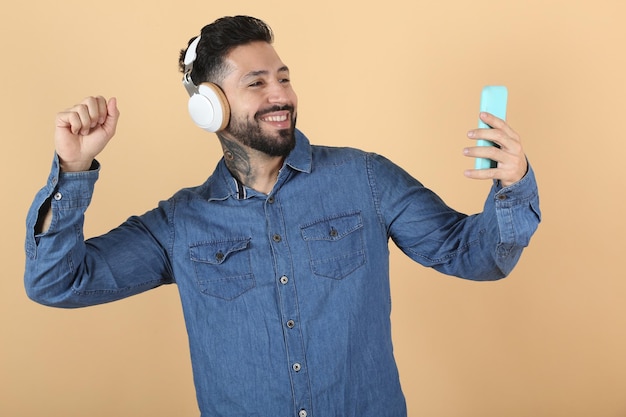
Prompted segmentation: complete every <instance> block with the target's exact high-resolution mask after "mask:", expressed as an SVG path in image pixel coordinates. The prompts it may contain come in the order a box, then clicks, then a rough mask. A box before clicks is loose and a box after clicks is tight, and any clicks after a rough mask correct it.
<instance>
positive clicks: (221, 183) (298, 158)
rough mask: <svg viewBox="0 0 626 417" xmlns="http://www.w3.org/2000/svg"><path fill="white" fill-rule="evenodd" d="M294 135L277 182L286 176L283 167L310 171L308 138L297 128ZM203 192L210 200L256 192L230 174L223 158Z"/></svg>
mask: <svg viewBox="0 0 626 417" xmlns="http://www.w3.org/2000/svg"><path fill="white" fill-rule="evenodd" d="M295 135H296V146H295V147H294V148H293V150H292V151H291V152H290V153H289V155H288V156H287V158H286V159H285V162H284V164H283V168H282V169H281V174H280V177H279V182H280V181H281V177H283V176H286V175H287V173H286V172H284V171H285V167H289V168H291V169H293V170H295V171H300V172H303V173H307V174H308V173H310V172H311V165H312V156H311V144H310V142H309V140H308V138H307V137H306V136H305V135H304V134H303V133H302V132H301V131H299V130H298V129H296V132H295ZM203 188H205V190H204V191H205V192H206V193H207V194H206V196H207V199H208V200H209V201H211V200H225V199H227V198H228V197H233V198H236V199H246V198H250V197H252V196H253V195H255V194H258V193H256V192H255V191H254V190H250V189H249V188H247V187H245V186H244V185H243V184H241V183H240V182H239V181H237V179H236V178H235V177H233V176H232V174H231V173H230V171H229V170H228V168H227V167H226V163H225V161H224V158H222V159H221V160H220V162H219V163H218V165H217V168H216V170H215V173H214V175H213V176H211V178H210V179H209V181H207V183H206V184H205V187H203Z"/></svg>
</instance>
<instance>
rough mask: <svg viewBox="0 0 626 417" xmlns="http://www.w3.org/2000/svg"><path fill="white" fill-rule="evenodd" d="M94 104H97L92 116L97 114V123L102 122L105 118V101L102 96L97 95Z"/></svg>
mask: <svg viewBox="0 0 626 417" xmlns="http://www.w3.org/2000/svg"><path fill="white" fill-rule="evenodd" d="M96 105H97V114H92V117H95V116H97V120H98V121H97V123H98V124H99V125H101V124H103V123H104V121H105V120H106V118H107V113H108V111H107V101H106V99H105V98H104V97H102V96H98V97H96Z"/></svg>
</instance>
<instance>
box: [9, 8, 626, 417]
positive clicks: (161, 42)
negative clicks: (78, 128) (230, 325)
mask: <svg viewBox="0 0 626 417" xmlns="http://www.w3.org/2000/svg"><path fill="white" fill-rule="evenodd" d="M233 14H250V15H254V16H257V17H260V18H262V19H264V20H265V21H266V22H268V23H269V24H270V25H271V26H272V28H273V29H274V31H275V34H276V42H275V47H276V49H277V50H278V52H279V54H280V56H281V58H282V59H283V61H284V62H285V63H286V64H287V65H288V66H289V67H290V69H291V76H292V82H293V85H294V88H295V89H296V92H297V93H298V96H299V103H300V106H299V119H298V126H299V128H300V129H302V130H303V131H304V132H305V133H306V134H307V135H308V136H309V138H310V139H311V141H312V142H313V143H317V144H326V145H341V146H355V147H359V148H362V149H365V150H368V151H374V152H377V153H380V154H383V155H385V156H387V157H389V158H390V159H392V160H393V161H395V162H396V163H398V164H399V165H401V166H402V167H404V168H405V169H406V170H408V171H409V172H410V173H411V174H413V175H414V176H416V177H417V178H419V179H420V180H421V181H422V182H423V183H424V184H426V185H427V186H429V187H430V188H432V189H434V190H435V191H436V192H438V193H439V194H440V195H441V196H442V198H444V200H446V201H447V202H448V203H449V204H450V205H452V206H453V207H455V208H457V209H459V210H461V211H464V212H467V213H473V212H477V211H480V210H481V208H482V205H483V201H484V198H485V197H486V194H487V191H488V189H489V186H490V184H489V183H488V182H481V181H472V180H468V179H466V178H465V177H464V176H463V171H464V170H465V169H466V168H468V167H470V166H471V165H472V161H471V160H468V159H467V158H465V157H464V156H463V155H462V149H463V147H465V146H468V145H471V143H472V142H471V141H469V140H467V139H466V136H465V134H466V131H467V130H469V129H471V128H473V127H475V126H476V125H477V121H478V105H479V95H480V90H481V88H482V87H483V86H484V85H486V84H504V85H506V86H508V88H509V108H508V120H509V122H510V124H511V125H512V126H513V128H514V129H515V130H517V131H518V132H519V133H520V134H521V136H522V138H523V143H524V145H525V150H526V152H527V155H528V157H529V159H530V161H531V163H532V165H533V167H534V169H535V170H536V174H537V178H538V182H539V186H540V195H541V206H542V211H543V215H544V220H543V223H542V224H541V226H540V229H539V231H538V232H537V234H536V235H535V236H534V238H533V240H532V242H531V245H530V247H529V248H528V249H527V251H526V252H525V253H524V255H523V257H522V259H521V262H520V263H519V265H518V267H517V269H516V270H515V271H514V272H513V273H512V274H511V275H510V277H508V278H507V279H504V280H501V281H498V282H489V283H476V282H469V281H464V280H460V279H456V278H451V277H447V276H443V275H440V274H438V273H435V272H434V271H431V270H427V269H426V268H423V267H421V266H420V265H417V264H415V263H413V262H411V261H409V260H408V259H407V258H406V257H404V256H403V255H402V254H400V253H399V251H398V250H397V249H395V248H392V254H391V256H392V271H391V274H392V285H393V314H392V320H393V337H394V343H395V352H396V355H397V360H398V364H399V368H400V374H401V378H402V383H403V386H404V391H405V394H406V398H407V402H408V408H409V415H410V416H428V417H503V416H505V417H530V416H532V417H560V416H563V417H565V416H567V417H590V416H593V417H624V416H626V353H625V352H626V303H625V302H624V299H625V298H626V280H625V276H626V274H625V272H624V266H623V264H624V257H626V254H625V253H624V249H625V247H626V245H625V244H624V236H626V220H625V219H626V216H625V211H626V204H625V198H624V195H623V194H622V193H623V192H624V191H625V178H626V175H625V173H624V166H625V165H626V164H625V163H624V154H625V153H626V144H625V143H626V139H625V137H624V109H625V107H626V106H625V102H626V82H625V81H624V74H625V73H626V60H625V53H624V45H625V41H626V25H624V17H625V16H626V6H624V3H623V2H622V1H619V0H595V1H591V0H588V1H576V0H568V1H556V0H541V1H540V0H508V1H495V0H473V1H464V0H450V1H441V2H434V1H421V0H417V1H409V0H388V1H385V2H363V1H356V0H347V1H330V0H316V1H312V2H299V1H295V2H294V1H292V2H285V1H275V0H266V1H258V0H255V1H252V0H229V1H223V2H216V1H197V0H187V1H184V2H181V1H178V0H177V1H173V0H169V1H166V0H153V1H151V2H146V1H139V0H107V1H104V2H88V1H78V0H57V1H47V0H31V1H24V2H22V1H6V2H3V3H2V6H0V48H1V52H2V65H1V66H0V83H1V85H0V117H1V119H0V129H1V133H0V139H1V141H2V142H1V143H2V145H1V146H2V156H3V158H2V163H0V170H1V171H0V181H1V188H0V192H1V195H3V196H4V197H3V198H4V200H3V203H2V216H1V221H2V225H1V229H0V230H1V232H2V238H1V243H0V244H1V247H0V256H1V257H2V258H1V264H2V274H1V279H0V415H2V416H7V417H13V416H17V417H21V416H47V417H57V416H58V417H61V416H62V417H74V416H90V417H100V416H102V417H104V416H117V417H125V416H128V417H131V416H132V417H137V416H151V417H165V416H177V417H178V416H197V415H198V410H197V406H196V402H195V393H194V388H193V383H192V376H191V367H190V361H189V353H188V348H187V340H186V331H185V328H184V323H183V319H182V314H181V308H180V304H179V299H178V294H177V290H176V287H175V286H169V287H162V288H159V289H156V290H154V291H150V292H148V293H145V294H142V295H139V296H137V297H133V298H130V299H126V300H123V301H120V302H117V303H112V304H108V305H103V306H97V307H90V308H86V309H80V310H60V309H53V308H47V307H43V306H40V305H37V304H35V303H33V302H31V301H29V300H28V299H27V297H26V295H25V293H24V290H23V284H22V280H23V265H24V253H23V240H24V235H25V232H26V231H25V227H24V225H25V217H26V212H27V209H28V207H29V205H30V203H31V201H32V198H33V196H34V194H35V193H36V191H37V190H38V189H39V188H40V187H41V186H43V185H44V184H45V180H46V177H47V174H48V172H49V167H50V163H51V161H52V154H53V140H52V134H53V130H54V129H53V128H54V116H55V114H56V113H57V112H58V111H60V110H63V109H65V108H67V107H69V106H71V105H73V104H74V103H76V102H78V101H80V100H81V99H82V98H83V97H84V96H87V95H95V94H102V95H104V96H106V97H110V96H116V97H117V98H118V102H119V107H120V109H121V112H122V118H121V119H120V123H119V127H118V134H117V136H116V137H115V138H114V140H113V141H112V142H111V143H110V145H109V147H108V148H106V149H105V151H104V152H103V153H102V154H101V155H100V157H99V160H100V161H101V163H102V166H103V168H102V172H101V179H100V181H99V182H98V184H97V186H96V194H95V197H94V200H93V203H92V206H91V207H90V208H89V210H88V212H87V220H86V235H87V236H91V235H95V234H100V233H103V232H106V231H107V230H109V229H111V228H113V227H115V226H117V225H118V224H119V223H121V222H122V221H124V220H125V219H126V218H127V217H128V216H130V215H132V214H141V213H143V212H144V211H146V210H149V209H151V208H152V207H154V206H155V205H156V204H157V202H158V201H159V200H161V199H164V198H167V197H169V196H170V195H171V194H172V193H174V192H175V191H176V190H178V189H179V188H182V187H185V186H191V185H196V184H200V183H202V182H203V181H204V180H205V179H206V177H207V176H208V175H209V174H210V173H211V172H212V170H213V168H214V166H215V164H216V162H217V160H218V158H219V157H220V151H219V147H218V141H217V139H216V137H215V135H212V134H209V133H206V132H203V131H201V130H200V129H198V128H196V127H195V126H194V125H193V123H192V122H191V120H190V119H189V116H188V114H187V111H186V102H187V96H186V92H185V90H184V88H183V87H182V85H181V82H180V76H181V74H180V73H178V72H177V71H178V69H177V59H178V53H179V50H180V49H181V48H183V47H185V46H186V44H187V41H188V40H189V39H190V38H191V37H193V36H195V35H197V33H198V32H199V30H200V28H201V27H202V26H204V25H205V24H207V23H210V22H212V21H213V20H215V19H216V18H218V17H220V16H223V15H233ZM268 417H270V416H268ZM322 417H331V416H322Z"/></svg>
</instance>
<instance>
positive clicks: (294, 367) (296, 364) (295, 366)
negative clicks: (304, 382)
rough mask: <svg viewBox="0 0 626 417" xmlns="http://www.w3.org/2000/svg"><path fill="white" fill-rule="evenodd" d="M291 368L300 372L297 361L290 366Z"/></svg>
mask: <svg viewBox="0 0 626 417" xmlns="http://www.w3.org/2000/svg"><path fill="white" fill-rule="evenodd" d="M292 368H293V370H294V371H296V372H300V369H302V365H300V364H299V363H298V362H296V363H294V364H293V366H292Z"/></svg>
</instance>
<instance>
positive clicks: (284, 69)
mask: <svg viewBox="0 0 626 417" xmlns="http://www.w3.org/2000/svg"><path fill="white" fill-rule="evenodd" d="M276 72H277V73H279V72H289V67H287V65H283V66H282V67H280V68H278V71H276ZM269 73H270V72H269V71H267V70H258V71H250V72H249V73H247V74H246V75H244V76H243V77H241V81H242V82H245V81H246V80H247V79H249V78H254V77H258V76H260V75H269Z"/></svg>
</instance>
